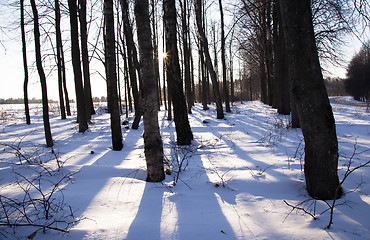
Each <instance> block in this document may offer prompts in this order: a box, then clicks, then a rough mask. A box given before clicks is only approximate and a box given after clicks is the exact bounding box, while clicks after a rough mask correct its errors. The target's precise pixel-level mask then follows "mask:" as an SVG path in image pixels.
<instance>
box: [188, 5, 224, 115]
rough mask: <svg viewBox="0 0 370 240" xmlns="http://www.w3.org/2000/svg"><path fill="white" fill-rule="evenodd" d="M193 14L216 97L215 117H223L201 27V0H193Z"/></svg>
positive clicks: (218, 92)
mask: <svg viewBox="0 0 370 240" xmlns="http://www.w3.org/2000/svg"><path fill="white" fill-rule="evenodd" d="M195 15H196V24H197V28H198V32H199V38H200V43H201V45H202V47H203V53H204V57H205V62H206V65H207V69H208V72H209V74H210V75H211V80H212V86H213V91H214V94H215V98H216V99H215V100H216V111H217V118H218V119H223V118H224V111H223V109H222V102H221V95H220V89H219V87H218V81H217V75H216V72H215V70H214V68H213V64H212V60H211V56H210V54H209V48H208V41H207V38H206V35H205V32H204V29H203V18H202V0H196V1H195Z"/></svg>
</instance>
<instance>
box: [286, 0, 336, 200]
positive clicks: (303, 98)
mask: <svg viewBox="0 0 370 240" xmlns="http://www.w3.org/2000/svg"><path fill="white" fill-rule="evenodd" d="M310 2H311V1H310V0H304V1H303V0H302V1H296V0H280V11H281V17H282V23H283V31H284V37H285V40H286V48H287V53H288V58H289V66H290V67H289V71H290V78H291V89H292V91H291V93H292V98H293V99H294V103H295V106H296V107H297V112H298V115H299V119H300V123H301V128H302V133H303V136H304V141H305V166H304V171H305V178H306V188H307V191H308V193H309V194H310V196H311V197H313V198H315V199H333V198H334V197H335V196H338V197H339V196H340V195H341V192H340V191H339V192H337V190H338V189H339V179H338V174H337V168H338V140H337V136H336V129H335V121H334V116H333V112H332V109H331V106H330V103H329V98H328V95H327V92H326V88H325V85H324V80H323V76H322V72H321V67H320V62H319V57H318V52H317V48H316V43H315V36H314V30H313V24H312V13H311V5H310ZM336 194H337V195H336Z"/></svg>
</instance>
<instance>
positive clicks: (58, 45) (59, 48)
mask: <svg viewBox="0 0 370 240" xmlns="http://www.w3.org/2000/svg"><path fill="white" fill-rule="evenodd" d="M54 5H55V6H54V8H55V36H56V48H57V55H56V58H57V68H58V90H59V103H60V115H61V118H62V119H66V110H65V106H64V99H63V69H62V57H61V51H63V48H62V34H61V30H60V6H59V0H55V4H54Z"/></svg>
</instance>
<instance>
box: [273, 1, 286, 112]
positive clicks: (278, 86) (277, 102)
mask: <svg viewBox="0 0 370 240" xmlns="http://www.w3.org/2000/svg"><path fill="white" fill-rule="evenodd" d="M273 22H274V44H273V45H274V56H275V62H274V71H275V73H274V81H275V83H274V104H273V106H274V107H276V108H277V111H278V113H279V114H283V115H289V114H290V87H289V77H288V73H289V69H288V61H287V59H288V56H287V55H286V49H285V45H284V42H285V41H284V34H283V30H282V23H281V17H280V7H279V2H278V1H275V2H274V21H273Z"/></svg>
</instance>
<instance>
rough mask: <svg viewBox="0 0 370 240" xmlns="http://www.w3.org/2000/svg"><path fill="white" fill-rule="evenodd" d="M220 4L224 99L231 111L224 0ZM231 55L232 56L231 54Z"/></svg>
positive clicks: (227, 108) (219, 1)
mask: <svg viewBox="0 0 370 240" xmlns="http://www.w3.org/2000/svg"><path fill="white" fill-rule="evenodd" d="M218 5H219V7H220V15H221V62H222V82H223V88H224V89H223V90H224V100H225V111H226V112H231V109H230V99H229V87H228V84H227V78H226V74H227V70H226V53H225V51H226V50H225V41H226V39H225V29H224V25H225V24H224V11H223V9H222V0H218ZM230 57H231V56H230Z"/></svg>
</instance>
